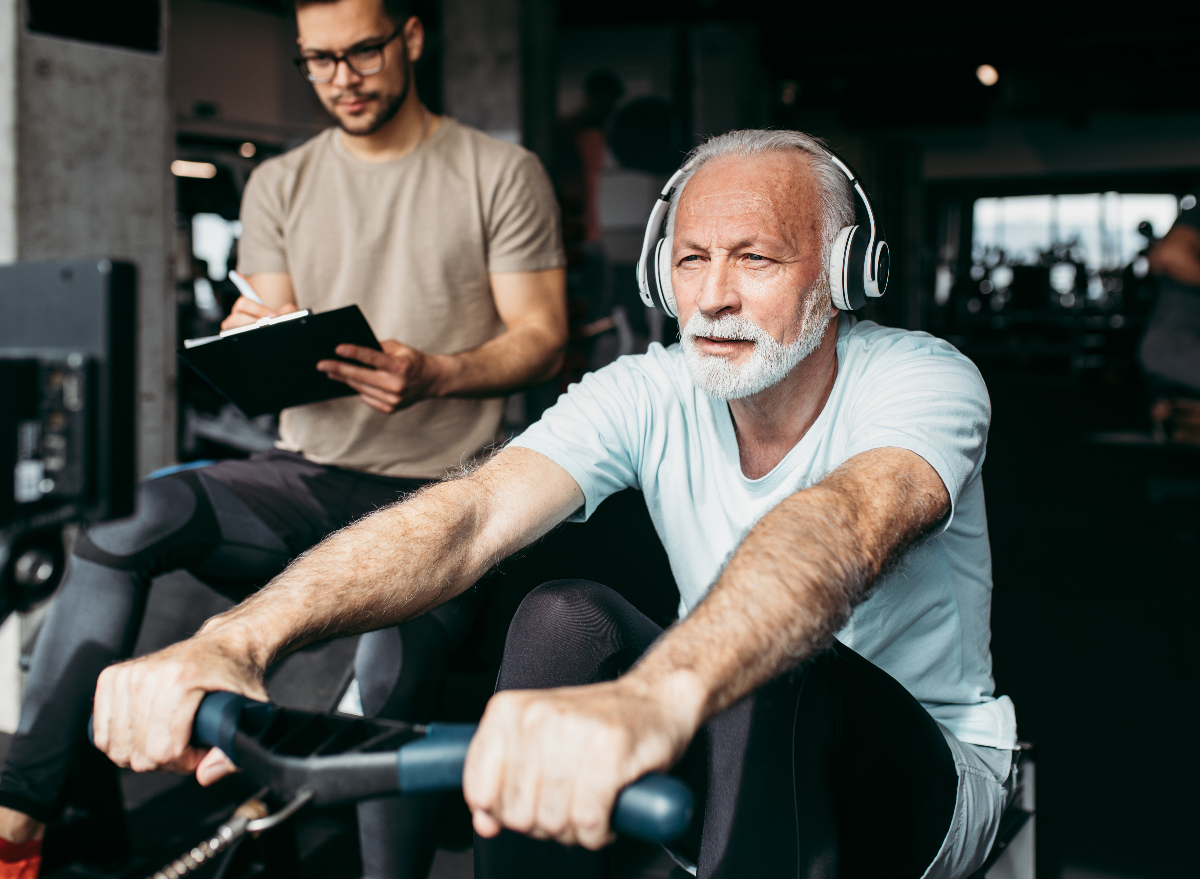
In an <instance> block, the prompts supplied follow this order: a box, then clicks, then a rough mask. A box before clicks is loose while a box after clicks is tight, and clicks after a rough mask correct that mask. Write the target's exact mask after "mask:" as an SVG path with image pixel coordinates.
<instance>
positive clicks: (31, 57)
mask: <svg viewBox="0 0 1200 879" xmlns="http://www.w3.org/2000/svg"><path fill="white" fill-rule="evenodd" d="M18 55H19V62H18V63H19V68H18V79H19V89H18V90H19V100H18V103H17V113H18V122H17V132H18V134H17V179H18V199H17V202H18V207H17V210H18V216H19V229H18V235H17V255H18V257H19V258H20V259H22V260H42V259H58V258H64V257H78V256H90V255H107V256H112V257H116V258H121V259H130V260H132V261H133V262H134V263H136V264H137V267H138V401H139V407H138V469H139V471H140V473H142V474H145V473H148V472H149V471H151V470H153V469H155V468H156V467H161V466H163V465H164V464H167V463H170V462H172V461H173V460H174V457H175V296H174V291H173V289H172V287H171V285H170V283H169V273H168V271H167V259H168V252H169V248H168V242H169V240H170V238H169V230H170V225H169V224H170V221H171V216H172V213H173V209H174V207H173V206H174V186H173V183H172V181H171V178H170V176H169V171H168V166H169V164H170V155H171V138H172V133H173V132H172V126H171V119H170V115H169V113H168V110H167V85H166V80H167V77H166V59H165V57H164V53H163V52H159V53H149V52H136V51H130V50H124V49H114V48H108V47H105V46H97V45H91V44H88V43H80V42H73V41H69V40H61V39H55V38H51V37H44V36H40V35H39V36H34V35H30V34H23V35H22V36H21V37H20V51H19V53H18Z"/></svg>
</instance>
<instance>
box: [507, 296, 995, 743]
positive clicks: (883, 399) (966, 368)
mask: <svg viewBox="0 0 1200 879" xmlns="http://www.w3.org/2000/svg"><path fill="white" fill-rule="evenodd" d="M837 358H838V373H837V379H836V381H835V383H834V386H833V391H832V392H831V393H830V395H829V400H828V402H826V404H825V408H824V409H823V410H822V411H821V414H820V415H819V416H818V417H817V420H816V421H815V422H814V423H813V425H812V427H811V428H809V430H808V432H807V433H806V434H805V435H804V437H803V438H802V439H801V440H800V442H799V443H797V444H796V446H795V447H793V448H792V450H791V451H790V452H788V454H787V455H786V456H785V457H784V459H783V460H782V461H781V462H780V463H779V464H778V465H777V466H776V467H775V469H774V470H772V471H771V472H770V473H768V474H767V475H766V476H763V477H762V478H761V479H748V478H746V476H745V475H744V474H743V473H742V469H741V464H740V461H739V457H738V445H737V439H736V437H735V435H734V430H733V421H732V419H731V416H730V413H729V406H728V404H726V403H725V402H724V401H722V400H717V399H715V398H713V397H710V396H709V395H708V394H706V393H705V392H703V391H701V390H699V389H698V388H697V387H696V386H695V385H694V384H693V383H692V380H691V378H690V376H689V375H688V372H687V367H686V366H685V364H684V359H683V352H682V350H681V349H680V347H679V346H678V345H673V346H671V347H670V348H663V347H662V346H660V345H657V344H655V345H651V346H650V350H649V351H647V352H646V353H645V354H643V355H638V356H631V357H622V358H620V359H619V360H617V361H616V362H615V363H613V364H611V365H609V366H607V367H605V368H604V369H601V370H599V371H597V372H595V373H592V374H590V375H587V376H585V377H584V378H583V381H581V382H580V383H579V384H576V385H572V386H571V388H570V389H569V390H568V391H567V393H566V394H564V395H563V396H562V397H560V398H559V400H558V402H557V403H556V404H555V405H554V406H553V407H552V408H551V409H549V410H547V411H546V413H545V415H544V416H543V417H542V419H541V420H540V421H539V422H537V423H536V424H534V425H532V426H531V427H530V428H529V429H528V430H527V431H525V433H524V434H522V435H521V436H520V437H518V438H517V439H516V440H514V441H513V443H512V444H513V445H515V446H523V447H525V448H529V449H533V450H534V451H537V452H540V453H542V454H543V455H546V456H547V457H549V458H550V459H551V460H553V461H555V462H556V463H557V464H559V465H560V466H561V467H563V468H564V469H565V470H566V471H567V472H568V473H570V474H571V476H572V477H574V479H575V481H576V482H577V483H579V487H580V488H581V489H582V490H583V494H584V497H585V498H586V502H585V506H584V508H583V510H582V511H581V512H580V514H579V515H578V516H577V518H581V519H586V518H587V517H588V516H590V515H591V514H592V513H593V511H595V509H596V507H597V506H599V504H600V503H601V501H603V500H604V499H605V498H606V497H608V496H609V495H611V494H615V493H616V492H618V491H621V490H622V489H624V488H628V487H633V488H639V489H641V490H642V492H643V493H644V495H645V499H646V505H647V506H648V507H649V510H650V517H651V519H652V520H653V521H654V527H655V530H656V531H657V532H658V536H659V538H660V539H661V540H662V542H663V545H664V546H665V547H666V551H667V556H668V557H669V559H670V562H671V570H672V571H673V572H674V574H675V581H676V583H677V584H678V586H679V592H680V596H681V599H682V600H681V608H680V610H681V613H686V612H687V611H689V610H691V609H692V608H694V607H695V606H696V605H697V604H698V603H699V602H700V600H701V599H703V598H704V595H705V594H706V593H707V592H708V590H709V588H710V587H711V586H712V584H713V583H714V582H715V581H716V580H717V578H718V577H719V575H720V573H721V571H722V569H723V568H724V566H725V563H726V562H727V561H728V559H729V558H730V556H731V555H732V554H733V552H734V551H735V550H736V549H737V547H738V546H739V545H740V544H741V542H742V540H743V539H744V538H745V537H746V535H747V534H748V533H749V531H750V529H751V528H753V527H754V525H755V523H757V522H758V520H759V519H761V518H762V517H763V516H764V515H766V514H767V513H768V512H769V511H770V510H771V509H772V508H773V507H775V505H776V504H778V503H779V502H780V501H782V500H783V499H784V498H786V497H788V496H789V495H792V494H794V493H795V492H797V491H800V490H802V489H804V488H807V487H809V486H810V485H813V484H814V483H816V482H818V481H819V480H820V479H821V478H822V477H824V476H825V475H827V474H828V473H830V472H831V471H833V470H835V469H836V468H837V467H838V466H839V465H840V464H842V463H843V462H844V461H846V460H847V459H848V458H851V457H853V456H854V455H856V454H859V453H860V452H864V451H867V450H869V449H877V448H884V447H899V448H903V449H908V450H910V451H912V452H915V453H916V454H918V455H920V456H921V457H922V458H924V459H925V460H926V461H928V462H929V464H930V465H931V466H932V467H933V468H934V469H935V470H936V471H937V473H938V475H939V476H940V477H941V478H942V481H943V482H944V483H945V485H946V488H947V490H948V491H949V493H950V501H951V512H950V514H949V516H948V517H947V520H946V521H945V522H944V523H942V526H941V527H940V528H938V529H935V531H934V532H933V533H931V534H930V535H928V536H927V537H926V538H925V539H923V540H922V541H920V542H918V543H916V544H914V545H913V546H912V547H911V548H909V550H908V551H907V552H906V553H905V554H904V556H903V557H902V558H901V559H900V560H899V562H898V564H896V565H895V567H894V568H893V569H892V570H891V571H890V572H889V573H887V574H886V575H885V576H883V577H881V578H880V580H879V581H878V582H877V583H876V584H875V588H874V589H873V591H872V593H871V595H870V597H869V598H868V599H867V600H866V601H864V602H863V603H862V604H860V605H859V606H858V607H857V608H856V609H855V611H854V613H853V615H852V616H851V618H850V622H849V623H848V624H847V625H846V627H845V628H843V629H842V630H841V631H840V632H839V633H838V635H837V637H838V638H839V640H841V641H842V643H844V644H845V645H846V646H848V647H850V648H851V649H853V650H855V651H856V652H858V653H859V654H860V655H862V656H864V657H865V658H867V659H869V660H870V661H871V662H873V663H875V665H877V666H879V667H880V668H882V669H883V670H884V671H886V672H887V673H888V674H890V675H891V676H892V677H894V678H895V679H896V680H898V681H899V682H900V683H901V684H903V685H904V686H905V687H906V688H907V689H908V691H909V692H910V693H912V694H913V696H915V697H916V698H917V699H918V700H919V701H920V702H921V704H922V705H924V706H925V708H926V709H927V710H928V711H929V713H930V714H931V715H933V717H934V718H935V719H936V720H938V721H940V722H941V723H943V724H945V726H946V727H948V728H949V729H950V731H951V732H953V733H954V735H955V736H956V737H957V738H958V739H959V740H960V741H963V742H968V743H970V744H975V745H985V746H988V747H993V748H1011V747H1013V745H1014V744H1015V743H1016V717H1015V714H1014V711H1013V705H1012V702H1011V700H1009V698H1008V697H1007V696H1002V697H1000V698H996V697H995V696H994V695H993V692H994V689H995V685H994V683H993V681H992V657H991V651H990V648H989V644H990V640H991V627H990V615H991V592H992V571H991V551H990V549H989V546H988V534H987V517H986V513H985V510H984V503H983V482H982V479H981V477H980V469H981V467H982V465H983V456H984V448H985V445H986V443H987V431H988V424H989V421H990V418H991V404H990V401H989V400H988V394H987V388H986V387H985V386H984V383H983V379H982V378H981V377H980V375H979V371H978V370H977V369H976V368H975V366H974V364H972V363H971V361H970V360H968V359H967V358H966V357H964V356H963V355H961V354H960V353H959V352H958V351H957V350H955V349H954V347H953V346H951V345H950V344H948V343H946V342H944V341H942V340H940V339H936V338H934V337H933V336H930V335H928V334H926V333H915V332H908V331H906V330H896V329H890V328H887V327H881V326H879V325H877V324H875V323H871V322H866V321H864V322H856V321H855V320H854V318H852V317H850V316H849V315H845V314H843V315H842V316H841V318H840V323H839V327H838V343H837Z"/></svg>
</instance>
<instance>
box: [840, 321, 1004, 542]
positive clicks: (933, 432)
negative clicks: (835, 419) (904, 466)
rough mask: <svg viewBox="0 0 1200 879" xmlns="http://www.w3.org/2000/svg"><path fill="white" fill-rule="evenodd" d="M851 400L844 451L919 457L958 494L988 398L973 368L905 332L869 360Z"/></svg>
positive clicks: (984, 428) (975, 457) (979, 453)
mask: <svg viewBox="0 0 1200 879" xmlns="http://www.w3.org/2000/svg"><path fill="white" fill-rule="evenodd" d="M859 388H860V389H859V391H858V393H857V394H856V399H855V400H854V401H853V403H852V405H850V406H848V407H847V408H846V412H847V413H848V417H849V421H850V423H849V425H848V428H847V430H848V434H847V440H848V442H847V454H846V457H847V458H850V457H853V456H854V455H857V454H859V453H860V452H865V451H868V450H870V449H879V448H887V447H895V448H901V449H907V450H909V451H910V452H914V453H916V454H918V455H920V456H921V457H922V458H924V459H925V461H926V462H928V463H929V465H930V466H931V467H933V469H934V470H935V471H937V474H938V476H939V477H941V480H942V483H943V484H944V485H945V486H946V490H947V491H948V492H949V494H950V515H949V516H947V517H946V521H945V523H944V524H943V528H947V527H949V525H950V522H951V520H952V519H953V518H954V510H955V507H956V506H957V503H958V498H959V496H960V495H961V494H962V492H963V489H964V488H965V487H966V485H967V483H968V482H969V481H970V480H971V478H972V477H973V476H975V475H976V474H977V473H978V471H979V468H980V467H981V466H982V465H983V455H984V449H985V448H986V445H987V433H988V426H989V424H990V423H991V415H992V408H991V401H990V400H989V399H988V393H987V386H986V385H985V384H984V382H983V377H982V376H981V375H980V374H979V370H978V369H976V368H975V364H973V363H972V362H971V361H970V360H968V359H967V358H966V357H964V356H963V355H962V354H960V353H958V351H956V350H955V349H954V348H953V347H952V346H950V345H949V344H947V343H945V342H942V341H940V340H937V339H934V338H933V337H931V336H924V335H921V336H916V337H915V338H914V336H912V335H907V336H906V337H904V338H903V339H901V340H899V341H897V342H896V343H895V344H893V345H892V346H891V350H890V351H887V352H886V353H885V354H884V355H883V356H880V357H876V358H872V360H871V365H870V366H869V367H868V369H867V372H866V375H864V377H863V380H862V381H861V382H859Z"/></svg>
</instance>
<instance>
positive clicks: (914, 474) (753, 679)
mask: <svg viewBox="0 0 1200 879" xmlns="http://www.w3.org/2000/svg"><path fill="white" fill-rule="evenodd" d="M948 510H949V495H948V494H947V492H946V489H945V486H944V485H943V484H942V482H941V480H940V479H939V478H938V476H937V473H936V472H935V471H934V470H933V468H932V467H930V466H929V465H928V464H927V463H925V462H924V461H923V460H922V459H921V458H919V457H918V456H916V455H914V454H913V453H911V452H906V451H903V450H900V449H877V450H874V451H872V452H867V453H864V454H863V455H859V456H856V457H855V458H854V459H852V460H851V461H849V462H847V463H846V464H844V465H843V466H842V467H841V468H839V469H838V470H837V471H835V472H834V473H833V474H832V475H830V476H829V477H827V478H826V479H825V480H823V481H822V482H821V483H819V484H818V485H816V486H813V487H812V488H810V489H807V490H805V491H802V492H799V493H797V494H795V495H793V496H792V497H790V498H788V499H787V500H785V501H784V502H783V503H781V504H779V506H777V507H776V508H775V509H774V510H772V511H771V512H770V513H768V514H767V515H766V516H764V517H763V519H762V520H761V521H760V522H759V523H758V524H757V525H756V526H755V527H754V529H753V530H752V531H751V532H750V534H749V535H748V536H747V537H746V539H745V541H743V543H742V545H741V546H740V547H739V548H738V550H737V552H736V553H734V555H733V558H732V559H731V560H730V562H729V565H728V567H727V568H726V569H725V571H724V573H723V574H722V575H721V578H720V579H719V580H718V582H717V583H716V585H715V586H713V588H712V590H711V591H710V592H709V594H708V595H707V596H706V597H705V599H704V600H703V601H702V602H701V603H700V604H699V606H698V607H697V608H696V609H695V610H694V611H693V612H692V613H691V614H690V615H689V616H688V617H687V619H686V620H684V621H683V622H682V623H681V624H680V625H679V626H677V627H676V628H674V629H672V630H671V631H670V632H668V634H667V635H666V636H665V637H664V638H663V639H662V641H661V642H660V643H659V644H658V646H657V647H655V649H654V650H652V651H651V652H650V653H649V654H648V655H647V656H646V657H645V659H644V660H643V661H642V662H641V663H640V664H639V665H638V666H637V667H636V669H635V670H634V671H633V672H631V674H630V675H628V676H627V678H628V683H629V685H630V686H635V687H648V688H650V689H651V690H654V691H656V692H658V693H660V694H663V696H664V698H668V699H670V700H671V701H672V702H673V703H674V704H676V705H677V706H679V707H680V709H681V710H684V711H688V712H691V714H692V715H693V717H692V722H693V723H694V724H695V725H696V726H699V724H701V723H703V722H704V721H705V720H706V719H708V718H709V717H712V716H713V715H715V714H717V713H719V712H720V711H722V710H724V709H725V708H727V707H728V706H729V705H731V704H733V703H734V702H736V701H737V700H738V699H740V698H742V697H743V696H745V695H746V694H747V693H749V692H751V691H752V690H754V689H756V688H757V687H759V686H761V685H762V684H764V683H766V682H767V681H768V680H770V679H771V678H773V677H775V676H776V675H778V674H780V673H782V672H783V671H785V670H787V669H788V668H791V667H794V666H796V665H797V664H799V663H800V662H802V661H803V660H804V659H806V658H808V657H809V656H812V655H813V654H815V653H817V652H819V651H820V650H822V649H823V648H825V647H826V646H828V644H829V642H830V640H831V639H832V638H833V635H834V633H835V632H837V631H838V630H839V629H840V628H841V627H842V626H843V625H845V623H846V621H847V620H848V619H849V617H850V613H851V611H852V610H853V609H854V607H855V606H856V605H857V604H858V603H859V602H860V601H862V599H863V598H864V597H865V596H866V594H867V593H868V591H869V589H870V586H871V584H872V583H873V582H874V581H875V579H876V578H877V577H878V576H879V574H880V572H881V571H882V570H883V569H884V566H885V565H886V564H887V562H888V561H889V559H892V558H895V557H896V556H898V555H899V554H900V553H901V552H903V550H904V549H905V548H906V547H907V546H908V545H909V544H910V543H911V542H912V541H913V540H915V539H916V538H917V537H919V536H920V535H921V534H922V533H923V532H925V531H926V530H927V529H929V528H930V527H931V526H932V525H933V524H935V523H936V522H937V521H939V520H940V519H942V518H943V517H944V516H945V514H946V512H947V511H948Z"/></svg>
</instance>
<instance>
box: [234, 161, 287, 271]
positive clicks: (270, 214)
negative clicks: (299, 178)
mask: <svg viewBox="0 0 1200 879" xmlns="http://www.w3.org/2000/svg"><path fill="white" fill-rule="evenodd" d="M275 171H276V169H275V168H273V167H272V166H271V165H270V163H264V164H262V165H260V166H259V167H257V168H255V169H254V172H253V173H252V174H251V175H250V179H249V180H247V181H246V188H245V191H243V193H242V210H241V216H240V219H241V221H242V237H241V238H240V239H239V240H238V271H239V272H241V273H242V274H243V275H254V274H258V273H259V272H288V271H290V269H289V268H288V260H287V247H286V246H285V239H284V232H283V229H284V210H283V198H282V193H281V191H280V189H281V187H279V186H278V185H274V184H275V183H276V182H277V177H278V176H279V175H278V174H276V173H275Z"/></svg>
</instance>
